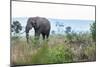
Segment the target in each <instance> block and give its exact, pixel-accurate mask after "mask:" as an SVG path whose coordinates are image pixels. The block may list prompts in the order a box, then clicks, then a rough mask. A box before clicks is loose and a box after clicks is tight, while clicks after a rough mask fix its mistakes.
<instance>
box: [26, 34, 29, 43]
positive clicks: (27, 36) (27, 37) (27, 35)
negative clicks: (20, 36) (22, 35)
mask: <svg viewBox="0 0 100 67" xmlns="http://www.w3.org/2000/svg"><path fill="white" fill-rule="evenodd" d="M26 39H27V43H29V34H28V33H26Z"/></svg>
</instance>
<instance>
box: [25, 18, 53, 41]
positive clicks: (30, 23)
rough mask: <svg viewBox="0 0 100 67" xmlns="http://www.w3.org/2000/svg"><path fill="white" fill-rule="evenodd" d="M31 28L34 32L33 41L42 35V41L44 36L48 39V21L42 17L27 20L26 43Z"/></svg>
mask: <svg viewBox="0 0 100 67" xmlns="http://www.w3.org/2000/svg"><path fill="white" fill-rule="evenodd" d="M32 28H34V31H35V39H39V37H40V34H42V37H43V40H44V39H45V36H46V38H47V39H48V37H49V35H50V29H51V25H50V22H49V21H48V19H46V18H44V17H29V18H28V20H27V25H26V28H25V32H26V39H27V42H29V30H31V29H32Z"/></svg>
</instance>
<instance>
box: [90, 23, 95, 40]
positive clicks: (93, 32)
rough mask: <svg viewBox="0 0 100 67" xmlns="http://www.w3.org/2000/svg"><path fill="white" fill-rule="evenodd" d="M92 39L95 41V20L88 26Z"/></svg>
mask: <svg viewBox="0 0 100 67" xmlns="http://www.w3.org/2000/svg"><path fill="white" fill-rule="evenodd" d="M90 31H91V34H92V39H93V41H96V22H93V23H92V24H91V26H90Z"/></svg>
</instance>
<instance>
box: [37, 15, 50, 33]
mask: <svg viewBox="0 0 100 67" xmlns="http://www.w3.org/2000/svg"><path fill="white" fill-rule="evenodd" d="M38 22H39V24H40V28H41V30H44V31H50V28H51V25H50V22H49V20H48V19H47V18H41V17H40V18H39V19H38Z"/></svg>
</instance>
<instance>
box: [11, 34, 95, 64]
mask: <svg viewBox="0 0 100 67" xmlns="http://www.w3.org/2000/svg"><path fill="white" fill-rule="evenodd" d="M31 39H32V41H31V40H30V43H29V44H27V42H26V40H25V38H24V39H14V40H12V41H11V45H12V46H11V49H12V50H11V61H12V64H18V65H20V64H52V63H69V62H80V61H95V60H96V43H95V42H94V41H92V37H91V36H90V34H89V33H78V34H77V33H75V32H72V33H70V34H68V35H66V36H65V35H60V36H58V35H56V36H50V37H49V40H48V41H47V40H42V39H40V40H39V41H35V40H34V39H33V38H31Z"/></svg>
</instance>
